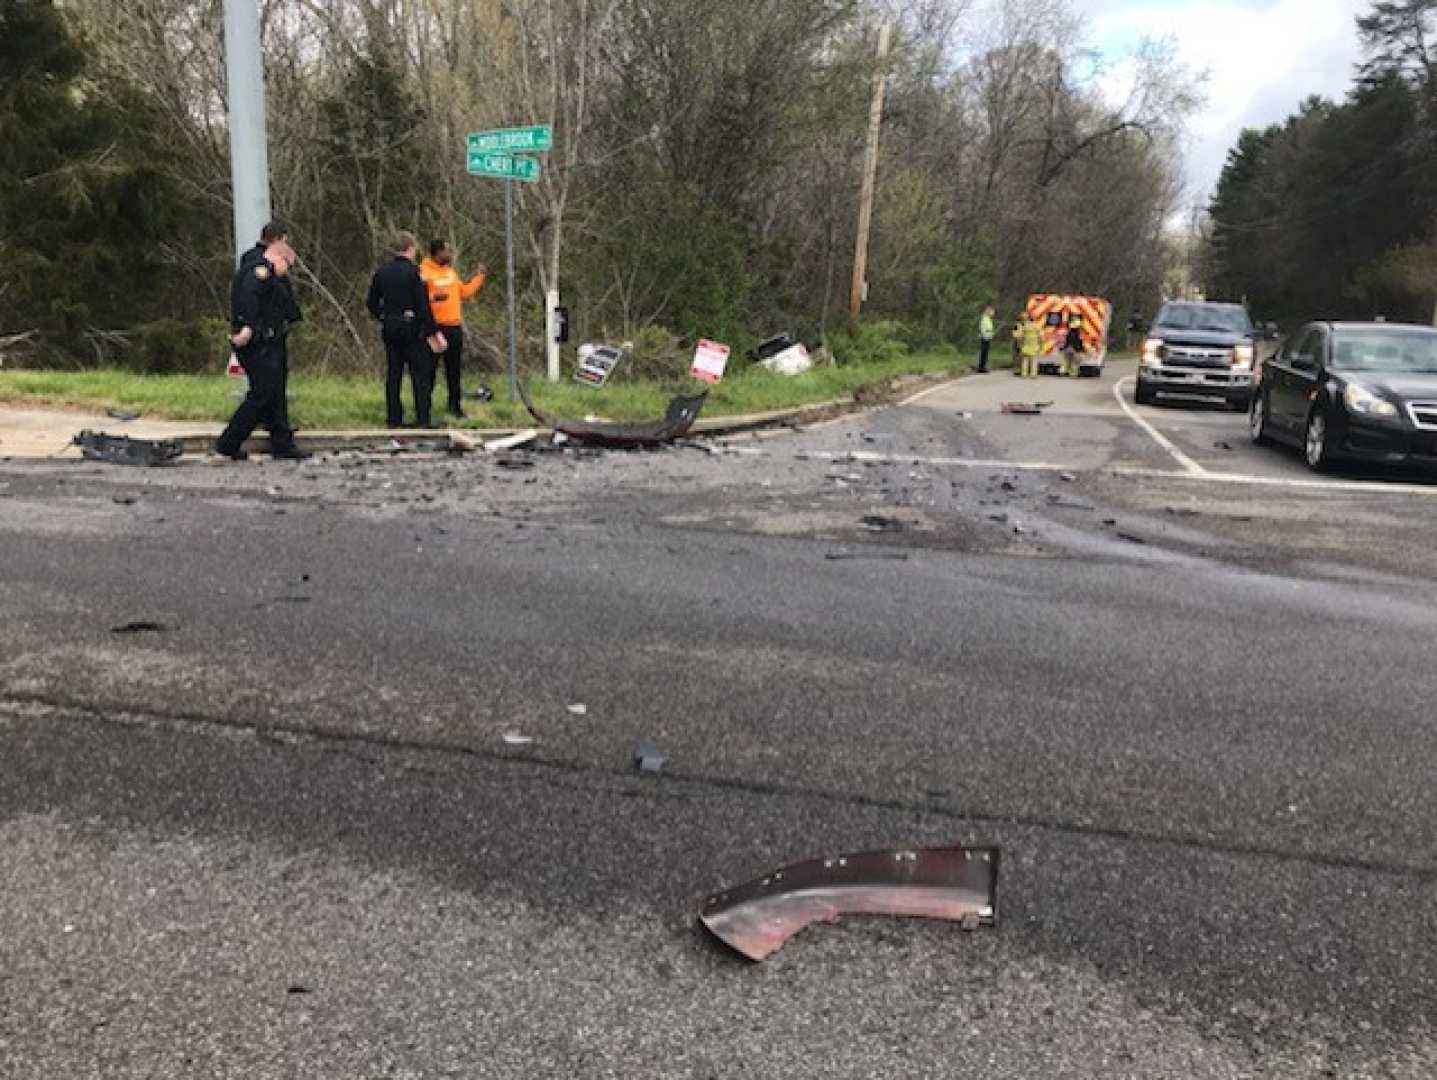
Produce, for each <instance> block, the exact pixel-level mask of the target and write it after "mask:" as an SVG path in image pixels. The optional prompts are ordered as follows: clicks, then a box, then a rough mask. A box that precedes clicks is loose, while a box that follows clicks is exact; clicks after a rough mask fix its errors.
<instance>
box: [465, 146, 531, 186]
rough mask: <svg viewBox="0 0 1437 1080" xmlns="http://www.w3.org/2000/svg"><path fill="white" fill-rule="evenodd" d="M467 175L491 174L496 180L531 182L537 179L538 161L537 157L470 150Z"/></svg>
mask: <svg viewBox="0 0 1437 1080" xmlns="http://www.w3.org/2000/svg"><path fill="white" fill-rule="evenodd" d="M469 175H470V176H492V177H494V178H495V179H497V180H523V181H526V182H528V183H531V184H532V183H533V182H534V181H535V180H537V179H539V161H538V159H537V158H527V157H511V156H510V155H508V154H485V153H480V152H476V151H473V150H471V151H469Z"/></svg>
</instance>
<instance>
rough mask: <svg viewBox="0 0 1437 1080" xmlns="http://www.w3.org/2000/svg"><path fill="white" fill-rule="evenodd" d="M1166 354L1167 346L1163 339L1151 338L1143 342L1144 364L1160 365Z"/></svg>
mask: <svg viewBox="0 0 1437 1080" xmlns="http://www.w3.org/2000/svg"><path fill="white" fill-rule="evenodd" d="M1165 352H1167V345H1166V344H1164V342H1163V339H1162V338H1155V337H1150V338H1148V340H1147V341H1145V342H1143V363H1145V364H1160V363H1162V359H1163V354H1164V353H1165Z"/></svg>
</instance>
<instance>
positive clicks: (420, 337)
mask: <svg viewBox="0 0 1437 1080" xmlns="http://www.w3.org/2000/svg"><path fill="white" fill-rule="evenodd" d="M418 249H419V242H418V241H417V240H415V238H414V236H413V234H412V233H407V232H402V233H400V234H399V235H398V236H397V237H396V238H395V242H394V258H393V259H391V260H390V261H389V262H387V263H385V264H384V265H383V266H381V267H380V268H379V269H378V270H376V271H375V272H374V277H373V279H372V280H371V281H370V283H369V298H368V306H369V313H370V314H371V315H373V316H374V317H375V318H376V319H378V320H379V325H380V329H381V331H382V333H383V336H384V352H385V357H386V361H387V365H388V370H387V372H386V378H385V383H384V403H385V411H386V414H387V415H386V420H387V421H388V423H389V426H390V427H392V428H397V427H403V426H404V405H403V402H402V400H401V397H400V391H401V389H402V387H403V384H404V371H405V369H406V368H408V369H409V383H410V387H411V388H412V389H413V391H414V412H415V415H416V417H417V421H418V425H419V426H420V427H422V428H432V427H434V426H435V425H434V422H433V420H431V419H430V410H431V408H432V406H433V397H434V373H435V371H436V370H437V369H438V366H439V358H438V356H437V355H436V353H441V352H443V351H444V350H445V348H446V347H447V345H448V343H447V342H446V341H445V340H444V335H443V334H441V333H440V332H439V327H438V326H437V325H435V322H434V313H433V312H432V311H431V310H430V308H429V289H428V287H427V286H426V285H425V284H424V279H423V278H422V277H420V276H419V267H418V265H417V264H416V263H415V257H416V256H417V254H418Z"/></svg>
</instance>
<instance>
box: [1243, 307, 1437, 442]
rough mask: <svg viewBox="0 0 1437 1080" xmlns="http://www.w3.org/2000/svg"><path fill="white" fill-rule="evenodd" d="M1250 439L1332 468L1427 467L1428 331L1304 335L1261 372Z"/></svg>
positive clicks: (1433, 366)
mask: <svg viewBox="0 0 1437 1080" xmlns="http://www.w3.org/2000/svg"><path fill="white" fill-rule="evenodd" d="M1249 423H1250V426H1251V431H1252V440H1253V442H1256V443H1270V442H1284V443H1290V444H1292V445H1293V446H1297V447H1300V448H1301V449H1302V450H1303V453H1304V454H1305V456H1306V458H1307V463H1308V465H1310V466H1311V467H1312V468H1314V469H1316V470H1318V471H1322V470H1324V469H1326V468H1327V467H1328V466H1329V465H1331V464H1332V463H1333V462H1334V461H1338V460H1349V461H1363V462H1373V463H1390V464H1397V463H1401V462H1405V461H1418V462H1424V463H1427V464H1437V329H1433V328H1432V327H1427V326H1403V325H1399V324H1395V323H1340V322H1336V323H1334V322H1319V323H1310V324H1308V325H1307V326H1304V327H1303V328H1302V329H1301V330H1299V331H1298V332H1297V333H1296V334H1294V335H1293V336H1292V337H1291V338H1289V339H1288V340H1287V342H1286V343H1284V345H1283V347H1282V348H1281V349H1280V350H1279V351H1278V353H1277V355H1276V356H1274V357H1273V358H1272V359H1270V360H1268V361H1266V362H1265V363H1264V364H1263V365H1262V369H1261V374H1260V376H1259V383H1258V387H1257V390H1256V392H1255V393H1254V394H1253V399H1252V407H1251V409H1250V411H1249Z"/></svg>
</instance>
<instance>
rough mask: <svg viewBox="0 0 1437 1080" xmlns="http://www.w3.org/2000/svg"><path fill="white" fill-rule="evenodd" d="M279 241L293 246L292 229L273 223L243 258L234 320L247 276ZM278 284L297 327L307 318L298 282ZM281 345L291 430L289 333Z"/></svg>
mask: <svg viewBox="0 0 1437 1080" xmlns="http://www.w3.org/2000/svg"><path fill="white" fill-rule="evenodd" d="M276 241H279V242H280V243H283V244H285V245H288V244H289V229H288V228H286V227H285V226H284V225H282V224H280V223H279V222H278V221H271V222H269V223H268V224H267V225H265V227H264V228H262V229H261V230H260V231H259V243H258V244H256V245H255V246H254V247H252V248H250V249H249V250H248V251H246V252H245V253H244V254H243V255H241V256H240V261H239V271H238V272H237V273H236V274H235V276H234V281H233V283H232V284H231V285H230V312H231V319H233V313H234V312H235V311H236V310H238V308H239V287H240V283H241V282H243V281H244V280H245V276H246V273H247V272H248V271H251V270H253V269H254V268H255V267H256V266H258V265H259V264H260V262H261V261H263V259H264V254H265V251H266V250H268V248H269V246H270V245H271V244H273V243H275V242H276ZM292 253H293V249H292V248H291V257H293V254H292ZM276 281H277V282H278V284H279V287H280V288H281V289H283V290H284V292H285V295H286V297H287V300H288V308H289V310H288V311H287V312H286V313H285V320H286V322H287V323H288V324H289V325H291V326H292V325H293V324H295V323H297V322H299V321H300V320H301V319H302V318H304V314H303V312H301V311H300V310H299V301H298V300H297V299H296V298H295V295H294V281H293V279H292V278H291V277H290V276H289V275H288V274H285V275H283V276H281V277H279V278H276ZM236 329H237V327H236ZM279 344H280V360H281V372H280V374H281V378H282V381H283V383H284V396H283V400H282V401H281V402H280V407H281V409H283V412H284V426H285V427H290V426H291V425H290V423H289V340H288V334H287V333H286V335H285V336H284V337H281V338H280V339H279Z"/></svg>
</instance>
